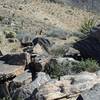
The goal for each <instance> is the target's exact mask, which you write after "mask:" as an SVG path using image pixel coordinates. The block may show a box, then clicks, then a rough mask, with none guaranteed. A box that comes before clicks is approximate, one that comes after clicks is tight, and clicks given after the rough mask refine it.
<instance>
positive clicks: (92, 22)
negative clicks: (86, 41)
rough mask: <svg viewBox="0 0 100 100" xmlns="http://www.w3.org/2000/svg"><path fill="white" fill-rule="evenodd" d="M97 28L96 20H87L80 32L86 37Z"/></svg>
mask: <svg viewBox="0 0 100 100" xmlns="http://www.w3.org/2000/svg"><path fill="white" fill-rule="evenodd" d="M94 26H96V20H95V19H94V18H90V19H85V20H84V22H83V23H82V25H81V27H80V29H79V31H80V32H82V33H84V35H85V36H87V35H88V34H89V32H90V30H91V29H92V28H93V27H94Z"/></svg>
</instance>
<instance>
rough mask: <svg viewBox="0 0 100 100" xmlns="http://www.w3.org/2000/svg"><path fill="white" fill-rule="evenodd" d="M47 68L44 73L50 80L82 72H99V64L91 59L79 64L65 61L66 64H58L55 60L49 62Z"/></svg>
mask: <svg viewBox="0 0 100 100" xmlns="http://www.w3.org/2000/svg"><path fill="white" fill-rule="evenodd" d="M48 66H49V67H46V69H45V72H46V73H48V74H49V75H50V77H51V78H58V79H59V78H60V76H64V75H69V74H77V73H80V72H82V71H88V72H95V71H97V70H100V67H99V64H98V63H97V62H96V61H95V60H92V59H87V60H82V61H80V62H73V61H66V63H65V62H64V63H58V62H57V61H56V60H51V62H50V64H49V65H48Z"/></svg>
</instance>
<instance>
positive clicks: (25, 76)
mask: <svg viewBox="0 0 100 100" xmlns="http://www.w3.org/2000/svg"><path fill="white" fill-rule="evenodd" d="M31 81H32V75H31V73H30V72H28V71H25V72H24V73H22V74H20V75H18V76H17V77H15V78H14V79H13V82H14V83H20V84H24V85H25V84H28V83H30V82H31Z"/></svg>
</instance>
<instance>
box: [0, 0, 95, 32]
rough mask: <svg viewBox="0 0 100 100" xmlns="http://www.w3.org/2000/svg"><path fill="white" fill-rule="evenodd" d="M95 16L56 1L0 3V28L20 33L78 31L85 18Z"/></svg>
mask: <svg viewBox="0 0 100 100" xmlns="http://www.w3.org/2000/svg"><path fill="white" fill-rule="evenodd" d="M59 1H60V0H59ZM61 1H62V0H61ZM66 1H67V0H66ZM68 1H69V0H68ZM62 2H63V1H62ZM94 16H95V14H92V13H91V12H87V11H86V10H84V9H83V10H80V9H78V8H74V7H71V6H69V5H67V6H66V5H63V4H62V3H57V2H56V0H55V1H53V0H51V1H50V0H28V1H26V0H13V1H11V0H1V1H0V27H1V28H3V29H5V28H8V27H10V28H13V30H14V31H17V32H18V33H22V32H27V33H33V34H39V33H41V32H42V33H43V34H45V33H46V32H47V31H48V30H52V28H61V29H63V30H70V31H77V29H78V28H79V26H80V24H81V22H82V21H84V18H90V17H94ZM95 17H97V16H95Z"/></svg>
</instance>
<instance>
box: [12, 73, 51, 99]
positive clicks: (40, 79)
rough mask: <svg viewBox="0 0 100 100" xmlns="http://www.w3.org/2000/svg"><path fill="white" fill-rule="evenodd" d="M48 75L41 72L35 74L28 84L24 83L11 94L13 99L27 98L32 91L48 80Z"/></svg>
mask: <svg viewBox="0 0 100 100" xmlns="http://www.w3.org/2000/svg"><path fill="white" fill-rule="evenodd" d="M50 80H51V79H50V77H49V76H48V75H46V74H45V73H43V72H39V73H38V74H37V78H36V79H35V80H34V81H33V82H32V83H30V84H28V85H24V86H22V87H21V88H19V89H17V90H16V91H15V93H14V94H13V100H18V99H21V100H26V99H29V98H30V96H31V95H32V93H33V91H34V90H35V89H36V88H38V87H39V86H41V85H42V84H44V83H46V82H47V81H50ZM29 100H30V99H29Z"/></svg>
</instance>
